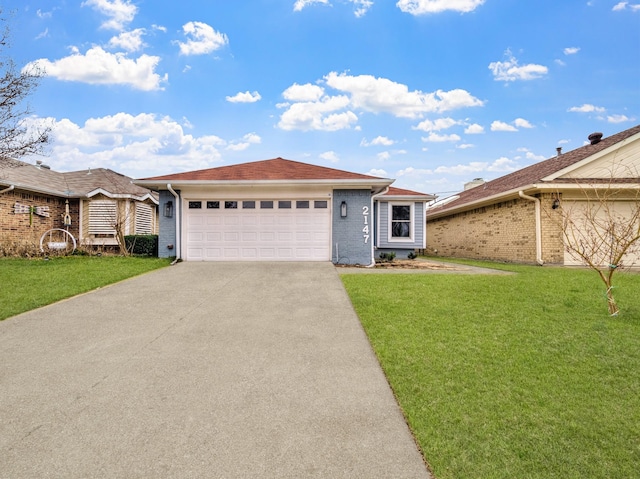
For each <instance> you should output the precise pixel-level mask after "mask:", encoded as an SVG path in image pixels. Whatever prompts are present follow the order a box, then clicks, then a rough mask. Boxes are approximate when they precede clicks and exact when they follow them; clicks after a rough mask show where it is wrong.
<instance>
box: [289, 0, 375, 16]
mask: <svg viewBox="0 0 640 479" xmlns="http://www.w3.org/2000/svg"><path fill="white" fill-rule="evenodd" d="M346 2H347V3H352V4H353V5H354V7H355V10H354V14H355V16H356V17H362V16H363V15H364V14H365V13H367V12H368V11H369V9H370V8H371V7H372V6H373V1H372V0H346ZM314 4H321V5H329V6H331V4H330V3H329V1H328V0H296V2H295V3H294V4H293V11H294V12H299V11H301V10H302V9H303V8H305V7H308V6H310V5H314Z"/></svg>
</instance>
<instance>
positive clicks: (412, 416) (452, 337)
mask: <svg viewBox="0 0 640 479" xmlns="http://www.w3.org/2000/svg"><path fill="white" fill-rule="evenodd" d="M487 265H488V266H495V267H499V268H502V269H509V270H512V271H514V272H516V274H515V275H509V276H502V275H501V276H490V275H486V276H485V275H430V274H419V275H416V274H414V275H408V274H407V275H395V274H394V275H381V274H375V275H373V274H372V275H367V274H357V275H343V276H342V279H343V282H344V284H345V286H346V288H347V291H348V293H349V295H350V297H351V300H352V302H353V304H354V307H355V309H356V311H357V313H358V315H359V316H360V319H361V321H362V323H363V325H364V328H365V330H366V332H367V334H368V336H369V338H370V341H371V344H372V345H373V348H374V349H375V351H376V354H377V355H378V358H379V360H380V363H381V364H382V367H383V369H384V371H385V373H386V375H387V378H388V380H389V382H390V384H391V386H392V388H393V390H394V392H395V394H396V396H397V398H398V401H399V403H400V406H401V407H402V409H403V411H404V414H405V416H406V418H407V421H408V423H409V424H410V427H411V428H412V430H413V433H414V435H415V437H416V439H417V441H418V444H419V445H420V447H421V448H422V451H423V453H424V456H425V459H426V460H427V462H428V463H429V465H430V467H431V468H432V471H433V472H434V475H435V477H436V478H437V479H448V478H451V479H464V478H473V479H476V478H483V479H486V478H540V479H542V478H544V479H549V478H562V479H569V478H587V477H588V478H590V479H594V478H602V479H605V478H606V479H614V478H621V479H622V478H629V477H638V476H637V475H638V471H640V300H639V299H638V293H639V292H640V274H624V273H622V274H620V273H619V276H618V278H617V288H616V297H617V300H618V303H619V305H620V308H621V310H622V312H621V314H620V316H619V317H616V318H611V317H609V316H608V314H607V305H606V298H605V296H604V290H603V286H602V283H600V282H599V279H598V278H597V277H596V275H595V273H593V272H592V271H586V270H576V269H563V268H548V267H544V268H542V267H535V266H504V265H502V266H498V265H491V264H484V266H487Z"/></svg>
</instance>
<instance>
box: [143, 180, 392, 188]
mask: <svg viewBox="0 0 640 479" xmlns="http://www.w3.org/2000/svg"><path fill="white" fill-rule="evenodd" d="M394 181H395V180H392V179H388V178H372V179H328V180H321V179H316V180H171V179H166V180H162V181H158V180H134V181H133V184H135V185H138V186H144V187H145V188H154V189H159V188H160V187H166V185H167V184H170V185H171V186H172V187H173V188H181V187H182V188H184V187H189V186H339V187H353V188H370V187H378V186H383V187H384V186H389V185H391V183H393V182H394Z"/></svg>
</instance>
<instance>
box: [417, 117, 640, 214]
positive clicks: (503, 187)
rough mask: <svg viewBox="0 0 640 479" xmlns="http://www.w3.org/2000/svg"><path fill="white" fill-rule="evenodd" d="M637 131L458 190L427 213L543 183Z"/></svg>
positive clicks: (435, 212) (620, 134)
mask: <svg viewBox="0 0 640 479" xmlns="http://www.w3.org/2000/svg"><path fill="white" fill-rule="evenodd" d="M637 133H640V125H638V126H635V127H633V128H629V129H628V130H625V131H622V132H620V133H616V134H615V135H611V136H609V137H606V138H603V139H602V140H601V141H600V142H599V143H596V144H595V145H591V144H589V145H585V146H582V147H580V148H576V149H575V150H572V151H568V152H566V153H562V154H560V155H558V156H554V157H552V158H549V159H548V160H545V161H541V162H540V163H536V164H534V165H531V166H528V167H526V168H522V169H521V170H518V171H514V172H513V173H510V174H508V175H505V176H502V177H500V178H497V179H495V180H492V181H488V182H486V183H484V184H483V185H480V186H476V187H475V188H472V189H469V190H466V191H462V192H460V193H458V194H457V196H459V197H458V198H457V199H455V200H452V201H448V202H446V203H445V204H443V205H442V206H436V207H433V208H430V209H429V210H428V212H427V217H428V216H430V215H435V214H438V215H441V214H442V213H443V212H446V211H449V210H453V209H457V208H461V207H464V205H466V204H468V203H475V202H477V201H481V200H482V199H484V198H489V197H493V196H497V195H500V194H501V193H506V192H508V191H512V190H515V189H517V188H520V187H526V186H529V185H532V184H534V183H541V182H542V179H543V178H546V177H547V176H550V175H552V174H553V173H556V172H558V171H560V170H563V169H564V168H567V167H569V166H571V165H574V164H576V163H578V162H579V161H582V160H584V159H586V158H588V157H590V156H592V155H595V154H596V153H598V152H600V151H602V150H605V149H607V148H609V147H610V146H612V145H615V144H616V143H619V142H621V141H623V140H625V139H627V138H629V137H631V136H633V135H635V134H637Z"/></svg>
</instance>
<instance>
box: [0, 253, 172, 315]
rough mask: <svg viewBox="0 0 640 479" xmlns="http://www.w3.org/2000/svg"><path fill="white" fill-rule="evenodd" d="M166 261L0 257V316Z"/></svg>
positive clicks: (127, 276)
mask: <svg viewBox="0 0 640 479" xmlns="http://www.w3.org/2000/svg"><path fill="white" fill-rule="evenodd" d="M168 264H169V260H167V259H158V258H142V257H118V256H69V257H59V258H51V259H49V260H47V261H45V260H44V259H13V258H0V320H3V319H5V318H8V317H10V316H14V315H16V314H19V313H23V312H25V311H29V310H31V309H35V308H38V307H40V306H45V305H47V304H51V303H54V302H56V301H60V300H61V299H65V298H69V297H71V296H75V295H76V294H80V293H84V292H86V291H91V290H93V289H96V288H99V287H101V286H105V285H107V284H111V283H115V282H117V281H121V280H123V279H126V278H129V277H131V276H136V275H139V274H142V273H146V272H147V271H151V270H154V269H158V268H162V267H163V266H167V265H168Z"/></svg>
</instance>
